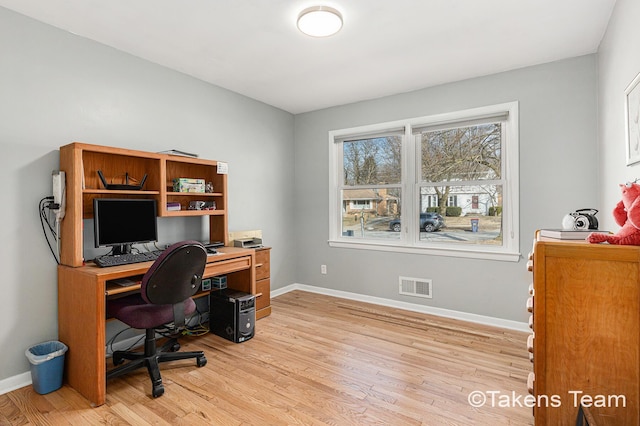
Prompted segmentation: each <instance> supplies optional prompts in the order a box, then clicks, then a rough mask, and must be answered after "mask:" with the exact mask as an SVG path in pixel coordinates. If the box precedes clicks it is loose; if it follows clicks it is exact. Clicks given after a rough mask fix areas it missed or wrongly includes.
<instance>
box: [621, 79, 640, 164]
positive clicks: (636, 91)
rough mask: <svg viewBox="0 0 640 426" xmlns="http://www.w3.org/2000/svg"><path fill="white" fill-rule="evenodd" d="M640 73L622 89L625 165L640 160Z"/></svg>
mask: <svg viewBox="0 0 640 426" xmlns="http://www.w3.org/2000/svg"><path fill="white" fill-rule="evenodd" d="M638 83H640V73H638V75H636V77H635V78H634V79H633V81H632V82H631V83H630V84H629V85H628V86H627V88H626V89H625V91H624V97H625V104H624V115H625V117H624V120H625V141H626V149H627V166H630V165H632V164H635V163H638V162H640V84H638Z"/></svg>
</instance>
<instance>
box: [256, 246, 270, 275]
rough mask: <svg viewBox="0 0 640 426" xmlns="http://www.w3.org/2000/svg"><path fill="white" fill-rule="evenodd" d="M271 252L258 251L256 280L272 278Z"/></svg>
mask: <svg viewBox="0 0 640 426" xmlns="http://www.w3.org/2000/svg"><path fill="white" fill-rule="evenodd" d="M270 265H271V259H270V250H256V280H262V279H265V278H269V277H270V276H271V266H270Z"/></svg>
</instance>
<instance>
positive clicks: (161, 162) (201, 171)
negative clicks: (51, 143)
mask: <svg viewBox="0 0 640 426" xmlns="http://www.w3.org/2000/svg"><path fill="white" fill-rule="evenodd" d="M60 169H61V170H62V171H64V172H65V173H66V210H65V217H64V219H63V220H62V222H61V229H60V261H61V264H60V266H59V267H58V335H59V339H60V340H61V341H62V342H64V343H65V344H66V345H67V346H68V347H69V351H68V352H67V355H66V367H65V378H66V382H67V383H68V384H69V385H70V386H72V387H73V388H75V389H76V390H78V391H79V392H80V393H81V394H82V395H84V396H85V397H86V398H87V399H89V401H91V403H92V405H101V404H104V402H105V394H106V360H105V357H106V353H105V352H106V350H105V324H106V321H107V318H106V309H105V302H106V300H108V298H109V297H117V296H116V295H117V294H120V293H123V292H130V291H139V285H138V286H133V287H126V288H124V289H123V288H122V287H119V286H117V285H114V284H111V283H110V281H112V280H114V279H117V278H127V277H129V278H130V277H140V276H142V275H143V274H144V273H145V272H146V271H147V269H149V267H150V266H151V265H152V262H144V263H137V264H132V265H121V266H114V267H108V268H99V267H97V266H96V265H94V264H93V263H92V262H86V263H85V259H84V250H83V230H82V229H83V220H84V219H90V218H92V217H93V208H92V205H93V199H94V198H98V197H103V198H114V197H117V198H149V199H155V200H156V201H157V206H158V212H157V213H158V216H160V217H177V216H206V217H208V219H209V239H210V241H222V242H223V243H224V244H225V246H228V244H229V240H228V238H229V237H228V229H227V228H228V217H227V208H228V204H227V175H226V174H220V173H218V162H217V161H213V160H205V159H199V158H191V157H182V156H174V155H167V154H159V153H151V152H143V151H135V150H130V149H122V148H112V147H106V146H99V145H90V144H85V143H79V142H75V143H71V144H69V145H65V146H63V147H61V148H60ZM98 170H100V171H102V173H103V175H104V176H105V177H106V179H107V180H111V179H114V182H115V183H120V182H122V179H121V178H122V177H124V176H125V174H126V175H128V176H130V177H132V178H135V179H138V180H141V179H142V177H143V176H144V175H145V174H146V175H147V179H146V182H145V185H144V187H143V188H142V189H141V190H107V189H104V188H102V187H101V186H102V185H101V183H100V179H99V176H98ZM183 177H190V178H201V179H204V180H205V181H206V182H211V183H212V184H213V192H210V193H184V192H174V191H173V185H172V183H173V179H174V178H183ZM196 200H197V201H215V205H216V209H215V210H187V207H188V206H189V203H190V201H196ZM169 202H171V203H175V202H178V203H180V204H181V206H182V209H181V210H178V211H170V210H168V209H167V203H169ZM259 253H260V254H258V259H259V262H256V251H255V250H253V249H243V248H236V247H223V248H220V249H219V253H218V254H216V255H210V256H208V258H207V265H206V268H205V273H204V277H205V278H207V277H213V276H216V275H227V283H228V286H229V287H230V288H233V289H236V290H240V291H244V292H246V293H251V294H254V295H255V296H256V305H257V308H258V309H257V310H256V319H258V318H262V317H264V316H266V315H269V314H270V312H271V307H270V303H269V299H270V296H269V292H270V282H269V249H265V250H262V251H260V252H259ZM256 270H258V271H259V278H258V279H259V282H260V285H259V286H256ZM206 295H207V293H201V294H199V295H197V296H206ZM197 296H196V297H197Z"/></svg>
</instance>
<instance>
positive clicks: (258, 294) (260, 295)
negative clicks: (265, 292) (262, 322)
mask: <svg viewBox="0 0 640 426" xmlns="http://www.w3.org/2000/svg"><path fill="white" fill-rule="evenodd" d="M254 296H255V297H256V299H257V298H259V297H262V293H256V294H255V295H254Z"/></svg>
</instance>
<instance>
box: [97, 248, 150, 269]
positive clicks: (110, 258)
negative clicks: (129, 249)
mask: <svg viewBox="0 0 640 426" xmlns="http://www.w3.org/2000/svg"><path fill="white" fill-rule="evenodd" d="M161 254H162V250H154V251H143V252H140V253H124V254H116V255H109V254H107V255H104V256H98V257H96V258H95V259H93V263H95V264H96V265H98V266H100V267H102V268H104V267H106V266H117V265H129V264H131V263H140V262H152V261H154V260H156V259H157V258H158V257H160V255H161Z"/></svg>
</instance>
